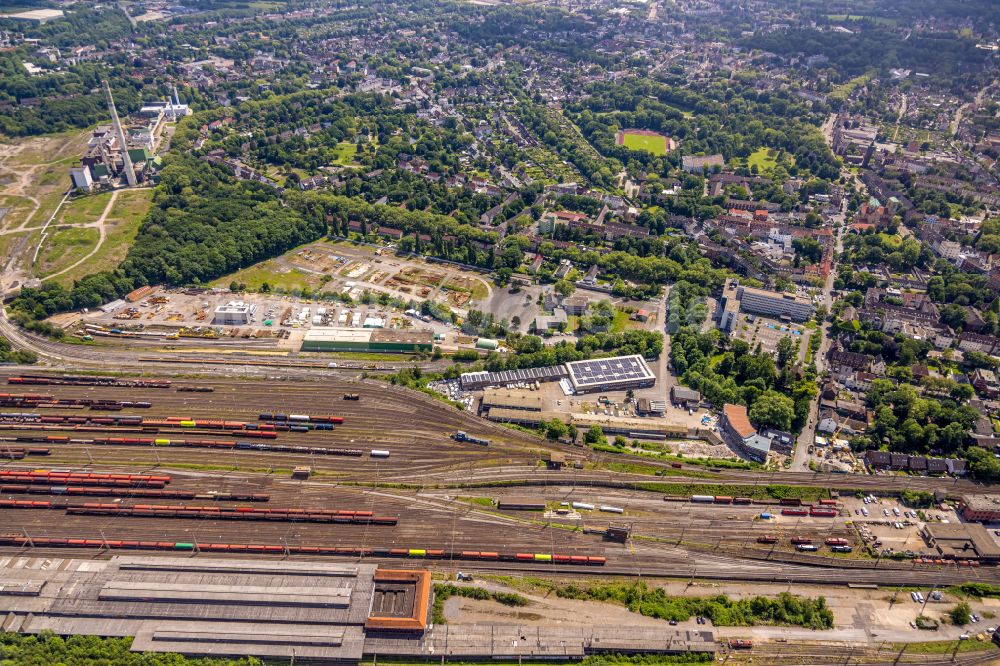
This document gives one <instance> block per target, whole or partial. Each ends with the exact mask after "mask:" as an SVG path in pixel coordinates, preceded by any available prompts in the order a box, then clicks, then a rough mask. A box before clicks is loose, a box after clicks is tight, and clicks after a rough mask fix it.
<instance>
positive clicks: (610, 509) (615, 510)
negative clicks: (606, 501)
mask: <svg viewBox="0 0 1000 666" xmlns="http://www.w3.org/2000/svg"><path fill="white" fill-rule="evenodd" d="M601 511H605V512H607V513H625V509H623V508H621V507H620V506H606V505H602V506H601Z"/></svg>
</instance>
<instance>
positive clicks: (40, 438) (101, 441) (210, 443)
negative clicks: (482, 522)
mask: <svg viewBox="0 0 1000 666" xmlns="http://www.w3.org/2000/svg"><path fill="white" fill-rule="evenodd" d="M234 434H238V435H239V436H241V437H244V436H248V435H249V433H247V432H241V433H234ZM272 434H273V433H272ZM250 436H252V435H250ZM0 442H19V443H20V442H44V443H50V444H84V445H88V446H89V445H94V446H170V447H180V448H196V449H226V450H231V449H235V450H238V451H257V452H260V453H296V454H301V455H311V456H312V455H320V456H348V457H354V458H358V457H361V456H363V455H364V454H365V452H364V451H363V450H361V449H344V448H326V447H322V446H293V445H291V444H269V443H265V442H240V441H237V440H219V439H167V438H163V437H157V438H152V437H94V438H76V437H74V438H70V437H66V436H63V435H18V436H17V437H0ZM0 450H2V449H0ZM31 450H32V451H40V450H44V451H48V449H31ZM32 455H48V454H47V453H46V454H42V453H35V454H32Z"/></svg>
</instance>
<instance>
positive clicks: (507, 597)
mask: <svg viewBox="0 0 1000 666" xmlns="http://www.w3.org/2000/svg"><path fill="white" fill-rule="evenodd" d="M451 597H465V598H466V599H479V600H481V601H496V602H497V603H501V604H503V605H504V606H527V605H528V600H527V599H525V598H524V597H522V596H521V595H520V594H516V593H514V592H490V591H489V590H484V589H483V588H481V587H460V586H458V585H451V584H448V583H442V584H439V585H435V586H434V606H433V608H432V609H431V622H433V623H434V624H445V622H446V620H445V619H444V602H446V601H448V599H450V598H451Z"/></svg>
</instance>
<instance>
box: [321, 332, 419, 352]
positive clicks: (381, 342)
mask: <svg viewBox="0 0 1000 666" xmlns="http://www.w3.org/2000/svg"><path fill="white" fill-rule="evenodd" d="M433 348H434V333H433V332H432V331H395V330H389V329H385V328H370V329H357V328H334V327H328V328H327V327H323V328H321V327H316V328H312V329H310V330H309V332H308V333H306V335H305V338H304V339H303V340H302V351H315V352H336V351H350V352H383V353H396V354H415V353H419V352H430V351H432V350H433Z"/></svg>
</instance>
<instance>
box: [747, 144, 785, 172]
mask: <svg viewBox="0 0 1000 666" xmlns="http://www.w3.org/2000/svg"><path fill="white" fill-rule="evenodd" d="M754 165H756V166H757V170H758V171H767V170H768V169H773V168H774V167H776V166H778V153H777V151H775V150H773V149H771V148H759V149H757V150H755V151H754V152H753V153H752V154H751V155H750V157H748V158H747V166H749V167H750V168H751V169H752V168H753V167H754Z"/></svg>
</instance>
